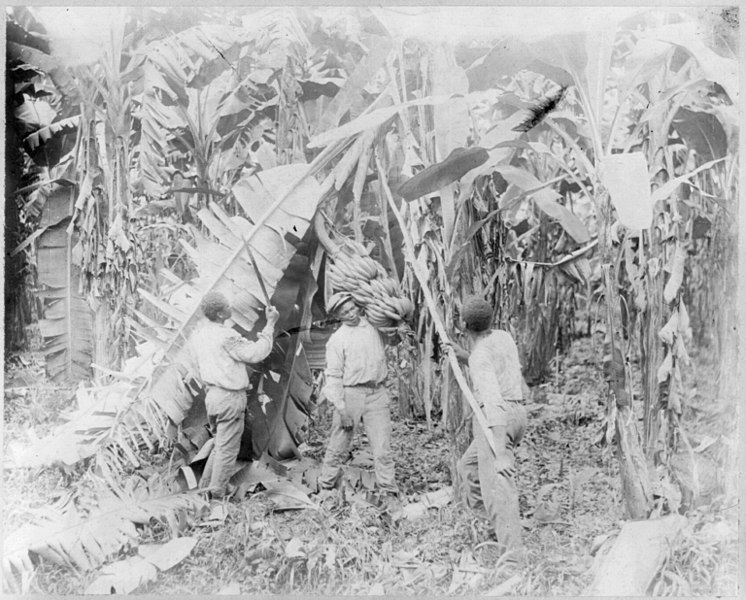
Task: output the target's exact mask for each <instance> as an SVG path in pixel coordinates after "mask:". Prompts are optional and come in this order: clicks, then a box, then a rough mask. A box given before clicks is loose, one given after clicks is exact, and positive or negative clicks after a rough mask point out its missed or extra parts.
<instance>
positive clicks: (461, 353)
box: [441, 342, 469, 363]
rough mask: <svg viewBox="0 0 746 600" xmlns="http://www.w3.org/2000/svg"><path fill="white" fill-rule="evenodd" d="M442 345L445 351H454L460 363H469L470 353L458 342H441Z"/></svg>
mask: <svg viewBox="0 0 746 600" xmlns="http://www.w3.org/2000/svg"><path fill="white" fill-rule="evenodd" d="M441 343H442V344H443V348H444V350H447V349H448V348H450V349H451V350H453V352H454V354H456V358H457V359H458V361H459V362H462V363H467V362H469V353H468V352H467V351H466V350H464V349H463V348H462V347H461V346H459V345H458V344H457V343H456V342H441Z"/></svg>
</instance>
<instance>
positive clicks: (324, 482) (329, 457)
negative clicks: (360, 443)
mask: <svg viewBox="0 0 746 600" xmlns="http://www.w3.org/2000/svg"><path fill="white" fill-rule="evenodd" d="M344 393H345V408H346V410H347V413H348V414H349V415H350V416H351V417H352V420H353V422H354V423H355V427H353V428H352V429H343V428H342V421H341V419H340V416H339V411H336V410H335V411H334V416H333V417H332V431H331V434H330V436H329V445H328V446H327V449H326V454H325V455H324V463H323V466H322V468H321V474H320V475H319V479H318V483H319V487H320V488H322V489H330V488H332V487H334V485H335V484H336V482H337V480H338V479H339V477H340V475H341V474H342V469H341V465H342V463H343V462H344V461H345V460H346V459H347V456H348V454H349V452H350V445H351V444H352V438H353V436H354V435H355V430H356V429H357V426H358V424H359V423H360V421H362V422H363V425H364V426H365V433H366V435H367V436H368V441H369V442H370V449H371V452H372V454H373V467H374V469H375V474H376V484H377V485H378V488H379V489H380V490H381V491H386V492H397V491H398V488H397V486H396V479H395V477H394V457H393V454H392V452H391V414H390V412H389V394H388V392H387V391H386V388H384V387H378V388H366V387H346V388H345V389H344Z"/></svg>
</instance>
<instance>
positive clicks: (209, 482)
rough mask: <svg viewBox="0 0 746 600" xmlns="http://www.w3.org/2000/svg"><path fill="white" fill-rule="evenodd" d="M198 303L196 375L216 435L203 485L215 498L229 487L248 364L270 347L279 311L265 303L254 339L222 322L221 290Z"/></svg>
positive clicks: (226, 312) (226, 314)
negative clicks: (261, 324)
mask: <svg viewBox="0 0 746 600" xmlns="http://www.w3.org/2000/svg"><path fill="white" fill-rule="evenodd" d="M201 307H202V312H203V314H204V315H205V317H207V321H206V322H205V324H204V326H203V327H202V329H201V330H200V331H199V333H198V334H197V338H196V343H194V345H193V348H194V352H195V354H196V356H197V364H198V366H199V374H200V379H201V381H202V383H203V384H204V385H205V387H206V390H207V395H206V397H205V408H206V409H207V419H208V423H209V425H210V430H211V432H212V434H213V435H214V436H215V446H214V447H213V449H212V452H211V453H210V457H209V458H208V460H207V464H206V465H205V470H204V472H203V474H202V487H208V488H209V490H210V494H211V495H212V497H213V498H217V499H219V498H223V497H224V496H225V495H226V493H227V492H229V490H228V480H229V479H230V477H231V475H232V474H233V470H234V467H235V464H236V458H237V457H238V451H239V449H240V446H241V436H242V434H243V430H244V412H245V411H246V391H247V388H248V387H249V375H248V373H247V371H246V364H251V363H258V362H260V361H262V360H264V359H265V358H266V357H267V356H268V355H269V353H270V352H271V351H272V342H273V336H274V327H275V324H276V323H277V320H278V319H279V316H280V313H279V312H278V311H277V309H276V308H275V307H274V306H268V307H267V308H266V311H265V314H266V317H267V324H266V325H265V327H264V329H263V330H262V331H261V332H260V333H259V337H258V339H257V340H256V342H250V341H249V340H247V339H246V338H244V337H243V336H241V334H239V333H238V332H237V331H236V330H234V329H233V328H231V327H228V326H227V325H225V321H226V320H227V319H229V318H230V316H231V307H230V304H229V303H228V299H227V298H226V297H225V296H224V295H223V294H221V293H219V292H210V293H208V294H207V295H205V297H204V298H203V300H202V304H201Z"/></svg>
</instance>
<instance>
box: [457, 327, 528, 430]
mask: <svg viewBox="0 0 746 600" xmlns="http://www.w3.org/2000/svg"><path fill="white" fill-rule="evenodd" d="M469 373H470V375H471V381H472V385H473V386H474V396H475V397H476V399H477V402H479V404H480V405H482V407H483V410H484V416H485V418H486V419H487V424H488V425H489V426H493V425H502V424H504V423H505V409H506V405H505V402H506V401H519V400H521V398H523V387H522V382H523V377H522V375H521V362H520V359H519V357H518V348H517V346H516V344H515V341H514V340H513V336H512V335H510V334H509V333H508V332H507V331H502V330H500V329H493V330H492V331H491V332H490V333H489V335H487V336H485V337H483V338H479V339H478V340H477V341H476V342H474V346H473V348H472V350H471V353H470V354H469Z"/></svg>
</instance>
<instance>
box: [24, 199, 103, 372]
mask: <svg viewBox="0 0 746 600" xmlns="http://www.w3.org/2000/svg"><path fill="white" fill-rule="evenodd" d="M71 193H73V192H72V191H71V190H70V189H68V188H65V187H61V186H58V187H56V188H55V189H54V191H53V192H52V193H51V194H50V195H49V197H48V198H47V201H46V203H45V205H44V208H43V211H42V219H41V223H40V228H44V229H45V230H44V233H43V234H42V235H41V236H39V243H38V250H37V265H38V278H39V288H40V293H39V296H40V298H41V299H42V302H43V307H44V308H43V318H42V319H41V320H40V321H39V330H40V332H41V336H42V338H43V340H44V346H43V349H42V351H43V353H44V355H45V358H46V369H47V375H48V376H49V378H50V379H51V380H52V381H54V382H55V383H65V384H69V383H74V382H77V381H79V380H81V379H84V378H88V377H90V374H91V369H90V364H91V356H92V353H93V316H92V312H91V309H90V307H89V306H88V302H87V301H86V299H85V298H84V297H83V296H82V295H81V294H80V293H79V291H78V290H79V284H80V277H81V271H80V268H79V267H78V266H76V265H74V264H72V262H73V261H72V247H73V243H74V238H73V236H72V235H70V234H68V232H67V225H68V223H69V221H70V216H71V214H72V203H71V199H70V194H71Z"/></svg>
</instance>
